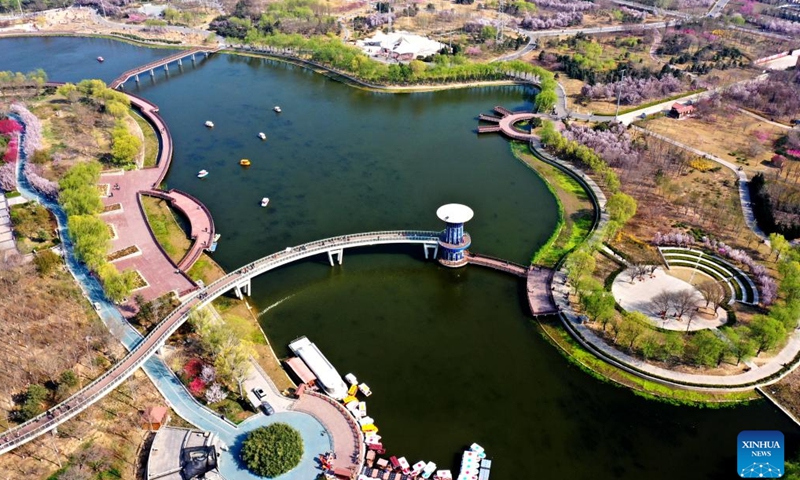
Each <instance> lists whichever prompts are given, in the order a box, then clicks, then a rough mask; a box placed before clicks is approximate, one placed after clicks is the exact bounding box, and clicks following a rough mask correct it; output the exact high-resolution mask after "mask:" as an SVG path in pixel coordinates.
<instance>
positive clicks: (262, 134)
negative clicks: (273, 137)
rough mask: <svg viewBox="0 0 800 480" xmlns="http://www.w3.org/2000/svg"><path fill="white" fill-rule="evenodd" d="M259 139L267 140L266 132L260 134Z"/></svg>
mask: <svg viewBox="0 0 800 480" xmlns="http://www.w3.org/2000/svg"><path fill="white" fill-rule="evenodd" d="M258 138H260V139H261V140H266V139H267V136H266V135H265V134H264V132H258Z"/></svg>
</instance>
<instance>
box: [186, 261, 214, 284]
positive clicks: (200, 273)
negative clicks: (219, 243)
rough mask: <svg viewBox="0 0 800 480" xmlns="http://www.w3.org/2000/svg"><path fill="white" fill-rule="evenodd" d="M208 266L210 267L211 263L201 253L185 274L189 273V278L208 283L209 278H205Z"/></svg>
mask: <svg viewBox="0 0 800 480" xmlns="http://www.w3.org/2000/svg"><path fill="white" fill-rule="evenodd" d="M210 268H211V263H209V261H208V260H206V259H205V258H203V257H202V255H201V256H200V258H198V259H197V261H196V262H194V265H192V268H190V269H189V271H188V272H186V274H187V275H189V278H191V279H193V280H197V279H200V280H202V281H203V283H204V284H206V285H208V284H209V279H208V278H207V276H206V275H207V274H208V272H209V269H210Z"/></svg>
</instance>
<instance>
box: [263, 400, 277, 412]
mask: <svg viewBox="0 0 800 480" xmlns="http://www.w3.org/2000/svg"><path fill="white" fill-rule="evenodd" d="M261 410H263V411H264V415H267V416H269V415H272V414H273V413H275V409H274V408H272V405H270V404H269V402H268V401H266V400H261Z"/></svg>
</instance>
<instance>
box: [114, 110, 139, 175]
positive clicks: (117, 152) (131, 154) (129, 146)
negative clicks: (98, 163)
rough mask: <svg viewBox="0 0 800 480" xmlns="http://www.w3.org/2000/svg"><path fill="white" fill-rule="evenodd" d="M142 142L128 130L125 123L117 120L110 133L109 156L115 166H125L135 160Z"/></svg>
mask: <svg viewBox="0 0 800 480" xmlns="http://www.w3.org/2000/svg"><path fill="white" fill-rule="evenodd" d="M141 148H142V141H141V140H140V139H139V137H137V136H136V135H134V134H132V133H131V132H130V131H129V130H128V126H127V125H126V124H125V122H123V121H121V120H118V121H117V124H116V126H115V127H114V130H112V131H111V156H112V158H113V160H114V163H115V164H117V165H127V164H130V163H133V162H134V161H135V160H136V155H138V154H139V150H140V149H141Z"/></svg>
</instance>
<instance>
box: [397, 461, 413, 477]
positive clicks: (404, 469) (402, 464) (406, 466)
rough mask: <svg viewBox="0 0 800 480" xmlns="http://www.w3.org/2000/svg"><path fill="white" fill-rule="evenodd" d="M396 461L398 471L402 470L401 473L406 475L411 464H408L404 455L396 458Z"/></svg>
mask: <svg viewBox="0 0 800 480" xmlns="http://www.w3.org/2000/svg"><path fill="white" fill-rule="evenodd" d="M397 463H398V465H399V466H400V471H401V472H403V475H408V473H409V472H410V471H411V465H409V464H408V460H406V457H400V458H398V459H397Z"/></svg>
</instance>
